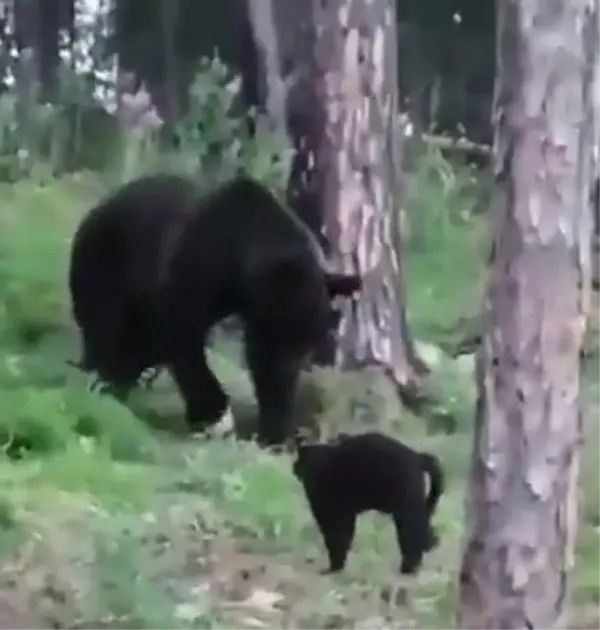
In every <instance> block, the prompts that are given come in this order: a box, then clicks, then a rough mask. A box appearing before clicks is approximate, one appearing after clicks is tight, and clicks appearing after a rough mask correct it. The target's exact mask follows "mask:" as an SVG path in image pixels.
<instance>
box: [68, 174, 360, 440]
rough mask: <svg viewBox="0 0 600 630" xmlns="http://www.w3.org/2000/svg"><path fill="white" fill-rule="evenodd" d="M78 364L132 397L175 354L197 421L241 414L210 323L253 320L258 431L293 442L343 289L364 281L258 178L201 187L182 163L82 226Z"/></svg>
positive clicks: (247, 337) (112, 199) (195, 424)
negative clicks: (216, 361)
mask: <svg viewBox="0 0 600 630" xmlns="http://www.w3.org/2000/svg"><path fill="white" fill-rule="evenodd" d="M69 287H70V291H71V297H72V303H73V315H74V317H75V320H76V322H77V324H78V326H79V328H80V330H81V333H82V340H83V353H82V359H81V363H80V365H81V366H82V367H83V368H84V369H87V370H95V371H97V372H98V375H99V377H100V378H101V379H102V380H103V381H104V382H106V383H107V384H108V385H109V386H110V388H111V390H112V391H113V392H114V393H115V394H116V395H119V396H125V395H126V394H127V392H128V391H129V390H130V389H131V387H132V386H133V385H135V383H136V382H137V379H138V377H139V376H140V374H141V373H142V371H143V370H144V369H145V368H147V367H150V366H156V365H168V366H169V369H170V371H171V373H172V375H173V377H174V379H175V381H176V383H177V385H178V388H179V390H180V391H181V395H182V397H183V398H184V401H185V407H186V419H187V422H188V424H189V426H190V428H191V429H193V430H194V431H201V430H204V429H206V428H208V427H210V426H212V425H214V424H215V423H216V422H217V421H218V420H219V419H220V418H224V419H226V421H228V422H231V416H230V410H229V407H228V398H227V396H226V394H225V392H224V391H223V389H222V387H221V385H220V383H219V382H218V380H217V379H216V377H215V376H214V374H213V373H212V371H211V370H210V368H209V366H208V364H207V361H206V355H205V346H206V343H207V335H208V333H209V331H210V329H211V327H212V326H213V325H214V324H216V323H217V322H219V321H221V320H222V319H224V318H226V317H227V316H229V315H232V314H236V315H238V317H239V318H240V320H241V321H242V322H243V326H244V343H245V352H246V361H247V365H248V368H249V371H250V374H251V377H252V380H253V383H254V388H255V393H256V397H257V400H258V406H259V426H258V438H259V441H260V442H261V443H263V444H266V445H274V444H281V443H282V442H284V441H285V440H286V439H287V438H288V437H291V433H292V431H291V429H292V428H291V427H290V426H289V423H290V418H291V411H292V406H293V398H294V394H295V390H296V385H297V381H298V376H299V373H300V370H301V369H302V367H303V365H305V364H306V362H307V360H308V359H309V358H310V355H311V354H312V352H313V351H314V350H315V348H316V347H317V346H318V345H319V344H321V343H322V342H323V338H324V336H326V335H328V334H329V332H330V330H331V327H332V325H334V323H335V321H336V317H335V312H334V309H333V307H332V301H333V299H334V298H335V297H337V296H351V295H352V294H354V293H355V292H356V291H358V290H360V287H361V283H360V279H359V278H358V277H357V276H355V275H344V274H338V273H331V272H329V271H327V270H326V269H325V263H324V259H323V254H322V252H321V250H320V249H319V247H318V245H316V242H315V240H314V237H313V236H312V235H311V234H310V232H309V231H308V229H307V228H306V227H305V226H304V225H303V224H302V223H301V221H300V220H299V219H298V218H297V217H296V216H295V215H293V214H292V213H291V211H289V210H288V209H287V208H285V207H283V206H282V205H281V204H280V203H279V202H278V201H277V199H276V198H275V197H274V196H273V195H272V193H271V192H270V191H269V190H268V189H266V188H265V187H264V186H263V185H262V184H260V183H259V182H256V181H254V180H252V179H249V178H247V177H242V176H240V177H237V178H235V179H234V180H232V181H230V182H228V183H226V184H224V185H221V186H220V187H217V188H216V189H215V190H214V191H213V192H210V193H208V194H201V193H200V191H199V190H198V187H197V186H196V184H195V183H194V182H193V181H191V180H189V179H187V178H185V177H181V176H177V175H165V174H163V175H153V176H146V177H142V178H140V179H137V180H135V181H133V182H130V183H128V184H126V185H125V186H123V187H122V188H120V189H119V190H117V191H116V192H115V193H114V194H112V195H111V196H109V197H108V198H107V199H105V200H104V201H102V202H101V203H100V204H99V205H97V206H96V207H94V208H93V209H92V210H91V211H90V212H89V213H88V214H87V215H86V216H85V217H84V219H83V220H82V222H81V224H80V225H79V228H78V230H77V232H76V234H75V237H74V240H73V244H72V250H71V261H70V270H69Z"/></svg>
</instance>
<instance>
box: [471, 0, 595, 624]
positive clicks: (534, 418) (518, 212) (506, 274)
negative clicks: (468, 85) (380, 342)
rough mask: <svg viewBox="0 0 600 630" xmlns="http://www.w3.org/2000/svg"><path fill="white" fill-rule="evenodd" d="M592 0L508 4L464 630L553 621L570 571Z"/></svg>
mask: <svg viewBox="0 0 600 630" xmlns="http://www.w3.org/2000/svg"><path fill="white" fill-rule="evenodd" d="M593 3H594V0H558V1H557V2H548V1H547V0H503V1H502V2H498V3H497V11H498V26H497V28H498V76H497V86H496V103H495V118H496V132H497V137H496V175H497V187H496V191H495V201H496V203H497V208H496V210H495V213H496V216H497V217H498V219H499V224H498V226H497V232H496V238H495V257H494V261H493V265H492V269H491V278H490V281H489V282H490V284H489V287H488V293H487V300H486V310H487V312H488V315H489V322H490V323H489V326H488V327H487V328H486V330H485V332H484V333H483V339H482V346H481V348H480V352H479V355H478V361H477V387H478V401H477V409H476V430H475V445H474V457H473V469H472V474H471V484H470V492H469V497H470V505H469V539H468V542H467V545H466V549H465V554H464V557H463V563H462V568H461V574H460V600H461V603H460V614H459V617H460V627H463V628H526V627H529V628H552V627H554V626H555V624H556V623H557V620H558V618H559V616H560V614H561V612H562V610H563V608H564V604H565V597H566V592H567V590H566V585H567V574H568V571H569V569H570V568H572V566H573V555H574V537H575V531H576V524H577V481H578V473H579V460H580V449H581V442H582V427H581V408H580V365H579V351H580V348H581V345H582V342H583V335H584V329H585V323H586V314H587V305H588V299H589V228H590V221H589V216H590V215H589V212H588V205H587V199H588V194H589V181H590V166H591V146H590V143H591V138H592V130H591V129H590V125H589V122H590V115H589V113H590V107H591V87H590V71H591V63H592V59H593V56H594V55H595V54H597V37H598V33H597V25H596V19H597V15H594V14H593V11H592V6H593Z"/></svg>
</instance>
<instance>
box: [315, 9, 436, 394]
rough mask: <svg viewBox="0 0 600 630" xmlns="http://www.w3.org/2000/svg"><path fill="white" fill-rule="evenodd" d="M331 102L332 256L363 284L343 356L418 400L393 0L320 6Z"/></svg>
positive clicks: (327, 197) (327, 195)
mask: <svg viewBox="0 0 600 630" xmlns="http://www.w3.org/2000/svg"><path fill="white" fill-rule="evenodd" d="M315 5H316V6H315V22H316V25H317V28H316V46H315V56H316V70H317V72H318V76H317V78H318V79H320V80H319V81H318V83H317V85H318V87H319V101H320V102H321V103H323V106H324V123H325V129H324V133H322V134H321V136H320V146H319V147H318V149H317V155H318V156H319V158H318V162H317V167H318V168H319V170H320V173H321V177H322V188H321V191H320V192H321V195H322V197H321V199H320V202H321V207H322V208H324V209H326V212H325V214H324V228H325V236H326V239H327V241H328V243H329V244H330V246H331V257H332V258H333V259H334V260H335V262H336V263H337V265H339V266H340V267H341V268H343V269H345V270H348V271H351V270H358V271H359V272H360V274H361V276H362V278H363V282H364V290H363V292H362V293H361V295H360V297H359V298H358V299H357V300H356V301H354V302H353V303H350V304H348V306H347V307H346V312H345V316H344V318H343V320H342V324H341V329H340V337H339V346H338V349H337V357H336V362H337V363H338V364H341V365H344V366H347V367H360V366H365V365H373V364H375V365H378V366H381V367H382V368H384V370H385V372H386V374H387V375H388V376H389V377H391V378H392V379H393V381H394V383H395V384H396V385H397V387H398V389H399V392H400V393H401V394H402V395H403V397H405V398H406V396H405V395H406V394H408V397H409V398H412V397H413V396H414V395H415V394H416V393H417V392H418V390H419V385H420V383H419V376H420V374H422V373H423V367H424V366H423V365H422V364H421V363H420V362H418V361H417V360H416V358H415V355H414V352H413V348H412V344H411V341H410V339H409V337H408V332H407V326H406V319H405V308H404V296H403V291H402V281H401V279H402V275H401V272H400V261H399V251H398V246H399V221H398V216H399V210H400V208H399V207H398V203H397V202H398V199H397V196H396V192H397V188H398V176H399V174H400V173H399V171H400V168H401V161H400V159H399V155H398V146H399V138H398V133H397V130H398V125H397V120H398V96H397V41H396V16H395V5H394V3H393V2H390V1H389V0H330V1H329V2H317V3H315Z"/></svg>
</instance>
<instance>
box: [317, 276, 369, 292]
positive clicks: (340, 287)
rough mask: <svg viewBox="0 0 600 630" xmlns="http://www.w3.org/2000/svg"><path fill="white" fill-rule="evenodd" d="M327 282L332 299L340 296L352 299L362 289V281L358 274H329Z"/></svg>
mask: <svg viewBox="0 0 600 630" xmlns="http://www.w3.org/2000/svg"><path fill="white" fill-rule="evenodd" d="M325 281H326V283H327V291H328V292H329V297H330V298H334V297H336V296H338V295H341V296H343V297H351V296H353V295H354V294H355V293H358V292H359V291H360V290H361V289H362V281H361V279H360V276H359V275H358V274H356V273H352V274H346V273H328V274H327V275H326V279H325Z"/></svg>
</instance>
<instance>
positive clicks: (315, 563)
mask: <svg viewBox="0 0 600 630" xmlns="http://www.w3.org/2000/svg"><path fill="white" fill-rule="evenodd" d="M438 166H439V164H437V163H435V162H434V164H433V166H432V167H430V168H428V169H425V170H424V172H423V173H421V175H420V178H418V179H417V180H416V184H415V185H416V186H417V189H416V190H417V191H418V194H417V193H416V192H415V191H414V190H413V202H412V208H411V213H412V216H413V218H414V221H413V226H414V233H413V238H412V239H411V241H410V243H409V244H408V245H407V250H406V252H405V254H406V255H405V257H404V263H405V266H404V269H405V274H406V278H405V280H406V285H407V294H408V297H407V302H408V308H409V315H410V323H411V328H412V330H413V331H414V332H415V334H416V336H417V337H418V338H419V339H420V340H422V341H425V342H427V343H429V344H437V343H442V342H443V341H444V340H446V339H447V338H448V337H449V336H451V335H452V326H453V325H454V324H455V323H456V322H457V320H458V319H459V318H460V317H461V315H463V314H464V313H465V312H468V311H472V310H473V309H474V305H476V303H477V296H478V293H479V291H480V279H481V278H480V275H479V273H478V270H479V271H480V270H481V269H482V267H483V265H482V251H483V249H484V248H483V246H482V238H483V236H484V234H485V231H484V229H483V226H482V225H480V224H478V223H476V222H474V221H473V220H471V219H468V218H467V217H466V215H465V216H462V215H463V214H464V211H465V210H468V209H469V203H470V198H469V196H468V190H466V189H464V188H461V186H459V185H458V184H457V183H454V184H452V183H451V184H447V185H446V186H447V189H446V188H444V186H442V183H443V182H442V180H441V179H440V178H439V177H438V176H437V175H436V168H438ZM434 167H435V168H434ZM444 181H445V180H444ZM461 181H462V180H461ZM99 193H100V189H99V187H98V186H97V184H96V181H95V179H94V178H92V177H91V176H90V175H87V176H80V177H76V178H71V179H69V180H62V181H57V182H49V183H48V185H47V186H43V187H38V186H34V185H32V184H28V183H22V184H16V185H14V186H11V187H10V188H9V187H6V188H0V201H2V205H3V208H4V211H3V212H2V214H1V216H0V228H1V231H0V443H1V444H3V446H4V449H3V451H4V452H5V453H7V455H11V456H14V455H15V453H17V452H19V449H21V452H23V450H24V449H25V450H26V452H24V453H23V456H22V458H21V459H19V460H17V461H14V460H11V459H9V457H8V456H3V457H0V559H1V562H0V607H1V606H2V603H3V602H4V601H5V598H6V600H7V601H8V600H10V602H11V607H10V610H11V611H14V612H13V614H12V617H11V619H10V622H9V625H10V624H14V625H12V627H24V626H19V623H20V622H23V623H25V622H24V621H23V620H24V619H26V618H27V619H31V615H33V618H34V620H35V622H36V623H38V624H41V625H42V626H43V625H44V624H50V623H60V624H62V626H63V627H106V628H109V627H110V628H115V627H122V628H129V627H131V628H133V627H146V628H159V627H160V628H164V627H180V628H181V627H196V628H225V627H254V626H256V627H266V628H275V627H296V628H297V627H332V628H333V627H353V626H357V625H359V624H363V625H365V626H368V627H385V626H386V624H387V627H390V625H389V624H390V623H391V622H386V618H387V617H389V618H393V624H394V625H395V626H402V624H411V625H414V626H415V627H424V628H436V627H438V628H439V627H448V625H450V623H451V621H450V620H451V619H453V614H454V610H455V606H456V581H457V570H458V562H459V559H460V551H461V549H460V546H461V541H462V527H463V500H464V489H465V480H466V477H467V475H468V469H469V460H470V450H471V424H472V422H471V419H472V417H473V406H472V403H473V390H472V376H471V374H470V373H469V371H468V369H464V368H462V369H457V366H456V363H455V362H452V361H450V360H449V359H443V360H441V361H440V363H439V365H438V367H437V370H436V372H435V374H434V380H435V382H436V383H437V387H438V392H439V393H440V396H441V399H442V404H443V405H444V406H446V407H449V408H452V410H453V411H454V413H456V414H457V415H459V416H460V418H461V422H460V423H459V427H458V429H459V430H458V433H456V434H454V435H452V436H447V435H427V432H426V431H425V428H424V427H423V425H422V423H419V422H418V421H417V420H415V418H413V417H412V416H410V414H408V413H407V412H402V410H401V409H399V407H398V404H397V401H396V399H395V397H394V395H393V393H392V392H391V391H389V390H387V389H385V388H382V389H381V390H378V391H377V393H376V395H374V394H373V392H372V391H371V389H370V387H369V386H368V385H367V384H366V383H365V380H364V379H362V378H360V377H356V376H353V375H339V374H335V373H332V372H330V371H327V370H325V371H322V372H320V373H319V374H318V375H317V377H316V378H313V379H311V378H307V379H306V381H305V382H304V384H303V395H302V399H301V401H300V403H299V409H298V416H299V417H300V418H305V417H306V416H310V415H311V414H312V415H315V414H316V415H318V416H319V419H320V421H321V423H322V425H323V427H324V430H325V432H327V431H329V432H335V431H336V430H338V429H341V428H342V427H343V428H344V430H353V429H356V428H362V427H360V426H354V427H353V426H350V427H349V426H348V418H349V416H350V411H351V407H352V404H353V401H354V400H355V399H356V398H361V399H362V398H366V397H369V401H370V402H371V403H372V404H376V405H377V408H378V409H379V410H380V415H381V425H380V427H379V428H381V429H382V430H384V431H389V432H392V433H394V434H396V435H401V436H404V437H406V439H407V440H409V441H410V443H411V444H415V445H417V446H418V447H419V448H422V449H427V450H431V451H433V452H435V453H437V454H438V456H439V457H440V458H441V459H442V461H443V463H444V466H445V468H446V471H447V475H448V491H447V493H446V494H445V496H444V497H443V499H442V501H441V504H440V508H439V512H438V514H437V515H436V525H437V526H438V528H439V530H440V533H441V536H442V541H443V544H442V545H441V547H440V548H439V549H438V550H436V551H435V552H434V553H432V554H430V555H429V556H428V557H427V558H426V561H425V566H424V569H423V571H422V573H421V574H420V575H419V577H418V579H417V580H416V581H414V582H408V600H407V601H406V602H404V603H401V604H399V603H395V602H394V601H392V603H390V601H388V600H389V598H387V599H386V597H384V595H385V593H387V592H388V591H390V589H391V590H397V588H398V587H399V586H402V584H403V582H402V580H400V579H399V578H398V577H397V565H398V563H399V559H398V554H397V552H396V544H395V540H394V532H393V528H392V525H391V523H390V522H388V519H385V518H383V517H379V516H376V515H366V516H364V517H363V518H362V519H360V523H359V530H358V533H357V537H356V541H355V544H354V547H353V551H352V553H351V556H350V561H349V565H348V568H347V571H346V572H345V573H344V574H343V575H341V576H338V577H335V578H331V577H324V576H320V575H318V570H319V569H320V568H321V567H322V566H323V565H324V562H325V558H324V555H323V551H322V547H321V543H320V540H319V537H318V534H317V532H316V530H315V527H314V524H313V523H312V522H311V519H310V517H309V513H308V510H307V507H306V504H305V499H304V497H303V494H302V492H301V489H300V487H299V485H298V483H297V482H296V481H295V479H294V478H293V476H292V474H291V466H290V463H291V462H290V459H289V457H288V456H284V455H280V456H275V455H270V454H267V453H265V452H262V451H260V450H259V449H257V448H256V447H255V446H254V445H253V444H251V443H244V442H237V443H236V442H233V441H231V442H230V441H225V442H223V441H216V440H215V441H210V442H201V441H192V440H189V439H185V437H184V436H183V435H181V433H180V432H178V431H177V429H178V428H181V426H182V422H181V401H180V400H179V397H178V396H177V394H176V392H175V391H174V388H173V385H172V383H171V382H170V381H169V379H167V378H161V379H160V381H159V382H158V384H157V386H156V388H155V390H153V391H136V392H135V393H134V396H132V400H131V402H130V406H129V407H126V406H123V405H121V404H120V403H118V402H116V401H114V400H111V399H102V398H99V397H98V396H95V395H93V394H91V393H89V392H88V391H87V389H86V382H85V379H84V378H83V377H82V376H81V374H79V373H77V372H76V371H74V370H72V369H70V368H69V367H67V365H66V364H65V360H66V359H67V358H76V357H77V356H78V351H79V348H78V340H77V336H76V334H75V331H74V329H73V326H72V323H71V320H70V314H69V308H68V300H67V296H66V291H65V284H66V283H65V271H66V261H67V253H68V240H69V237H70V235H71V234H72V232H73V228H74V226H75V224H76V223H77V220H78V217H79V216H80V215H81V213H82V212H83V211H85V210H86V208H87V207H89V205H90V204H91V203H92V201H93V199H94V198H95V197H96V196H97V195H98V194H99ZM461 213H462V214H461ZM449 216H450V218H448V217H449ZM211 362H212V364H213V366H214V367H215V370H216V371H217V373H218V375H219V377H220V378H222V379H223V381H224V382H225V384H226V386H227V389H228V390H229V391H230V392H231V394H232V396H233V397H234V402H235V405H234V411H236V413H237V415H238V416H239V417H240V418H244V417H246V418H248V419H250V418H251V417H252V414H253V413H254V404H253V402H252V400H251V395H250V392H251V388H250V385H249V381H248V378H247V375H246V374H245V372H244V371H243V370H242V369H240V367H239V365H238V358H237V349H236V348H235V347H230V346H225V345H220V346H218V347H217V348H216V349H215V351H214V352H213V354H212V355H211ZM590 382H595V385H594V386H589V388H588V400H589V401H590V412H589V414H588V415H589V418H590V420H591V422H587V423H586V426H587V430H588V435H587V447H586V457H585V460H584V467H583V475H582V480H583V481H582V484H583V491H584V495H585V497H586V504H585V513H584V517H583V520H582V525H581V535H580V538H579V546H578V565H577V569H576V571H575V572H574V579H573V582H574V602H575V605H576V609H575V610H576V613H579V612H581V615H580V617H581V616H585V615H587V614H588V612H587V611H589V610H597V604H598V599H599V598H598V588H599V587H598V571H597V567H598V562H599V559H600V558H599V552H598V518H599V513H600V505H599V501H598V490H599V486H598V484H599V482H598V478H599V477H598V471H597V461H598V452H597V443H598V426H597V406H592V403H594V402H595V401H596V400H597V394H598V392H597V389H598V388H597V382H598V379H597V374H596V375H595V376H594V377H593V378H592V379H591V381H590ZM315 383H318V384H320V385H317V384H315ZM374 398H375V400H374ZM303 405H304V407H303ZM149 425H153V426H155V427H159V429H160V430H153V429H151V428H149ZM165 429H168V430H166V431H165ZM392 600H393V598H392ZM27 615H30V617H27ZM31 623H33V622H31ZM7 627H9V626H8V625H7ZM46 627H48V626H46Z"/></svg>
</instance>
